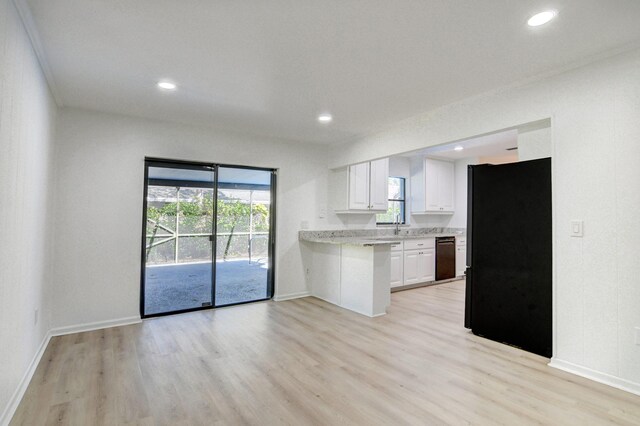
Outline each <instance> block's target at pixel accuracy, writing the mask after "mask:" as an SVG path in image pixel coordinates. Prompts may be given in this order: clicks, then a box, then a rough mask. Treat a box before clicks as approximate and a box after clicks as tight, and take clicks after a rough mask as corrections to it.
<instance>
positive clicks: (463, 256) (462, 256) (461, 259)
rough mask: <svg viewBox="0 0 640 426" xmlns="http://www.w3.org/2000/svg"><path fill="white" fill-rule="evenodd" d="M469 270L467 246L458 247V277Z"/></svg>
mask: <svg viewBox="0 0 640 426" xmlns="http://www.w3.org/2000/svg"><path fill="white" fill-rule="evenodd" d="M466 270H467V250H466V247H465V246H457V247H456V275H457V276H458V277H461V276H463V275H464V274H465V272H466Z"/></svg>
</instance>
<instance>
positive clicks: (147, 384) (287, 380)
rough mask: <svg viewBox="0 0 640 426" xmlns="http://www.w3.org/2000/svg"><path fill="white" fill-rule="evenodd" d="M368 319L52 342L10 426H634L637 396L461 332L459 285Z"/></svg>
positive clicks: (264, 316) (258, 321)
mask: <svg viewBox="0 0 640 426" xmlns="http://www.w3.org/2000/svg"><path fill="white" fill-rule="evenodd" d="M391 299H392V305H391V307H390V308H389V313H388V315H386V316H383V317H379V318H367V317H364V316H361V315H358V314H355V313H352V312H350V311H347V310H343V309H340V308H338V307H336V306H334V305H330V304H328V303H325V302H322V301H320V300H318V299H315V298H311V297H308V298H304V299H298V300H292V301H287V302H279V303H275V302H263V303H257V304H252V305H242V306H237V307H231V308H224V309H218V310H213V311H205V312H198V313H191V314H184V315H179V316H172V317H164V318H160V319H154V320H148V321H145V322H143V323H142V324H138V325H132V326H126V327H118V328H111V329H105V330H100V331H94V332H88V333H80V334H73V335H68V336H62V337H56V338H53V339H52V340H51V343H50V344H49V347H48V348H47V350H46V353H45V355H44V357H43V359H42V361H41V363H40V365H39V367H38V369H37V371H36V373H35V376H34V378H33V380H32V382H31V384H30V385H29V388H28V390H27V393H26V395H25V397H24V399H23V401H22V403H21V404H20V407H19V408H18V411H17V413H16V415H15V416H14V419H13V421H12V424H14V425H18V424H25V425H40V424H69V425H93V424H104V425H118V424H137V425H199V424H202V425H205V424H206V425H211V424H214V425H217V424H220V425H223V424H229V425H236V424H255V425H271V424H291V425H305V424H317V425H343V424H358V425H376V424H385V425H402V424H416V425H418V424H419V425H423V424H433V425H443V424H454V425H458V424H508V425H521V424H552V425H574V424H575V425H586V424H628V425H631V424H633V425H638V424H640V397H638V396H634V395H632V394H629V393H625V392H622V391H619V390H616V389H613V388H610V387H607V386H604V385H601V384H598V383H595V382H591V381H589V380H586V379H582V378H580V377H577V376H574V375H571V374H568V373H564V372H562V371H558V370H555V369H552V368H550V367H548V366H547V365H546V363H547V362H548V360H547V359H545V358H542V357H538V356H535V355H532V354H529V353H527V352H523V351H520V350H518V349H514V348H511V347H508V346H505V345H501V344H498V343H495V342H491V341H489V340H485V339H482V338H479V337H476V336H474V335H472V334H470V333H469V332H468V331H467V330H465V329H464V328H463V327H462V320H463V301H464V285H463V283H462V282H453V283H449V284H444V285H439V286H434V287H425V288H419V289H413V290H409V291H403V292H398V293H394V294H393V295H392V296H391Z"/></svg>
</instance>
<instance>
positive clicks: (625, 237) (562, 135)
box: [329, 50, 640, 392]
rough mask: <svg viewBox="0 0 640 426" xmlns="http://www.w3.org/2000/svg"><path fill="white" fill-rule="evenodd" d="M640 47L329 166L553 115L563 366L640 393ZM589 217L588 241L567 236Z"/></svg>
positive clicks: (491, 99)
mask: <svg viewBox="0 0 640 426" xmlns="http://www.w3.org/2000/svg"><path fill="white" fill-rule="evenodd" d="M638 117H640V51H637V50H636V51H632V52H627V53H625V54H621V55H618V56H615V57H611V58H609V59H606V60H603V61H599V62H597V63H593V64H590V65H588V66H585V67H582V68H579V69H575V70H571V71H568V72H565V73H562V74H559V75H556V76H553V77H549V78H546V79H544V80H539V81H534V82H530V83H527V84H525V85H522V86H519V87H511V88H506V89H503V90H499V91H494V92H491V93H487V94H484V95H481V96H476V97H474V98H471V99H467V100H464V101H461V102H458V103H455V104H452V105H448V106H446V107H443V108H440V109H438V110H436V111H432V112H430V113H427V114H423V115H421V116H417V117H413V118H411V119H408V120H405V121H403V122H401V123H399V124H398V125H397V126H395V127H393V128H391V129H388V130H387V131H385V132H382V133H378V134H375V135H371V136H368V137H366V138H363V139H361V140H358V141H355V142H354V143H352V144H350V145H348V146H340V147H336V148H334V149H332V151H331V152H330V162H329V165H330V167H340V166H342V165H345V164H349V163H356V162H360V161H365V160H370V159H373V158H380V157H386V156H390V155H394V154H398V153H401V152H407V151H412V150H416V149H420V148H424V147H425V146H432V145H438V144H442V143H447V142H451V141H454V140H462V139H466V138H470V137H473V136H476V135H480V134H486V133H491V132H494V131H497V130H502V129H507V128H513V127H515V126H518V125H521V124H523V123H531V122H534V121H538V120H542V119H548V118H551V119H552V126H551V129H552V130H551V131H552V141H553V193H554V195H553V196H554V230H553V232H554V246H553V251H554V265H555V267H554V275H555V277H554V313H555V314H554V322H555V324H554V339H555V347H554V365H556V366H559V367H562V368H565V369H569V370H572V371H575V372H578V373H580V374H584V375H588V376H591V377H594V378H597V379H598V380H601V381H606V382H609V383H613V384H616V385H617V386H620V387H626V388H630V389H634V390H635V391H636V392H640V346H639V345H636V344H635V343H634V332H635V330H634V327H640V309H639V306H640V262H638V255H637V252H638V251H637V242H638V241H640V222H639V221H638V211H640V190H639V189H638V183H639V182H640V167H638V159H640V120H638ZM573 219H580V220H584V223H585V225H584V226H585V235H584V238H573V237H570V236H569V230H570V221H571V220H573Z"/></svg>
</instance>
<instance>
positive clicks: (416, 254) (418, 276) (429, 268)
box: [404, 248, 436, 285]
mask: <svg viewBox="0 0 640 426" xmlns="http://www.w3.org/2000/svg"><path fill="white" fill-rule="evenodd" d="M435 279H436V251H435V249H433V248H425V249H418V250H405V251H404V285H409V284H417V283H423V282H429V281H434V280H435Z"/></svg>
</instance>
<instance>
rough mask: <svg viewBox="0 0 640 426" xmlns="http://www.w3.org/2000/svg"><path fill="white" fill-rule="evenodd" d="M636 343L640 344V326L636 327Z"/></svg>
mask: <svg viewBox="0 0 640 426" xmlns="http://www.w3.org/2000/svg"><path fill="white" fill-rule="evenodd" d="M636 345H639V346H640V327H636Z"/></svg>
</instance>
